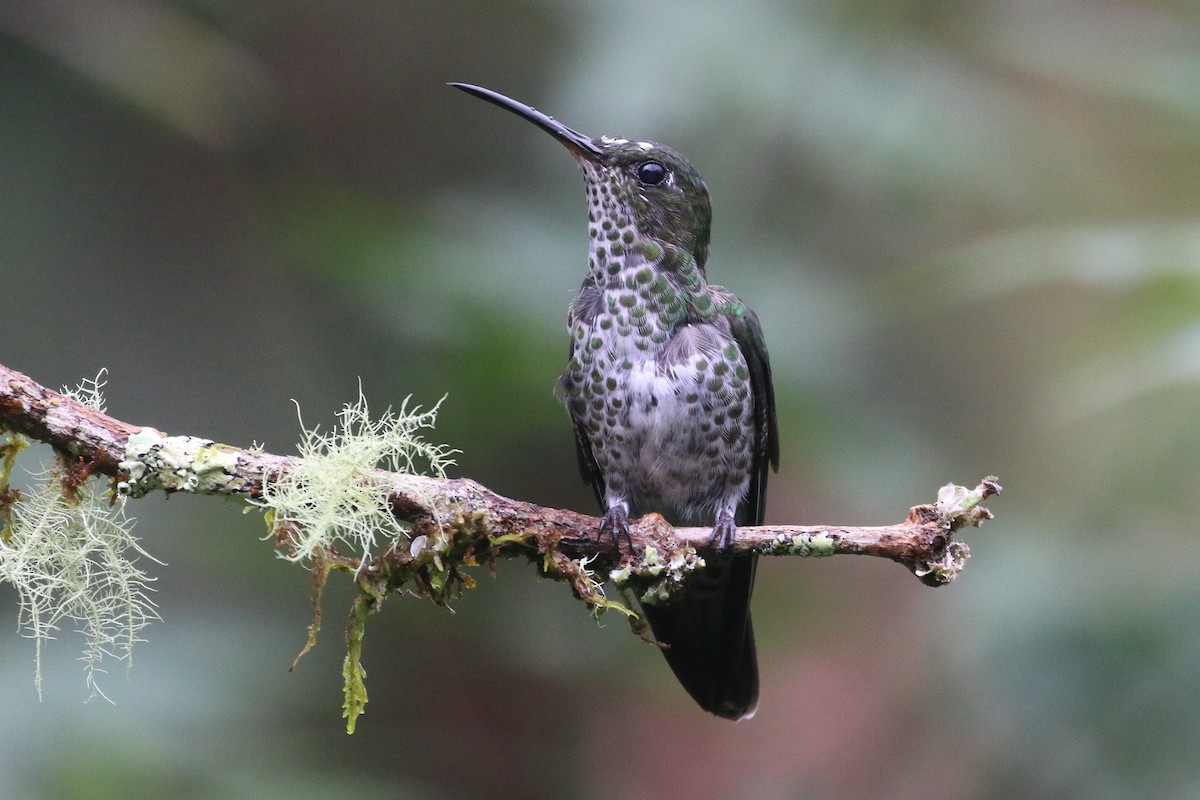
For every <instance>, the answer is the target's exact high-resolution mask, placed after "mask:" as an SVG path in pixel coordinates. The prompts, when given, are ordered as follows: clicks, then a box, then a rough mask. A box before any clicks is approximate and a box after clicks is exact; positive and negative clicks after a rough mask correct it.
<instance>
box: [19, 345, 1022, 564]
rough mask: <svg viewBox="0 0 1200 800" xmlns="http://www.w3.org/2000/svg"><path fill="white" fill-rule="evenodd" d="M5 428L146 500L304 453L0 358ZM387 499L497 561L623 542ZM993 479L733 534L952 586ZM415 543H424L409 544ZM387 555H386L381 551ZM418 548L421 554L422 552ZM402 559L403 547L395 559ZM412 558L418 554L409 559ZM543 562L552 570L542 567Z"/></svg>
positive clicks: (476, 494) (604, 559) (428, 493)
mask: <svg viewBox="0 0 1200 800" xmlns="http://www.w3.org/2000/svg"><path fill="white" fill-rule="evenodd" d="M0 430H9V431H13V432H16V433H20V434H23V435H25V436H28V437H30V438H32V439H36V440H38V441H41V442H44V443H46V444H48V445H50V446H51V447H53V448H54V449H55V450H57V451H59V452H60V453H63V454H65V455H67V456H69V457H71V458H73V459H76V460H79V461H82V462H83V463H86V464H89V465H90V466H91V472H92V474H94V475H105V476H108V477H110V478H112V479H114V480H115V481H116V482H117V483H116V485H117V488H118V491H119V492H121V493H122V494H124V495H127V496H130V497H141V496H143V495H145V494H147V493H149V492H151V491H155V490H161V491H164V492H180V491H185V492H192V493H197V494H225V495H230V494H232V495H244V496H246V497H248V498H252V499H256V498H260V497H261V496H262V494H263V479H264V476H274V477H276V478H278V476H281V475H285V474H288V473H289V472H291V471H292V470H294V469H296V468H297V467H298V464H299V462H300V459H298V458H295V457H288V456H280V455H274V454H271V453H266V452H262V451H261V450H257V449H244V448H238V447H233V446H230V445H224V444H217V443H215V442H213V441H211V440H207V439H203V438H200V437H193V436H168V435H166V434H163V433H160V432H159V431H157V430H155V429H153V428H149V427H141V426H137V425H133V424H131V423H128V422H124V421H121V420H118V419H115V418H113V417H110V416H108V415H107V414H104V413H101V412H100V411H97V410H95V409H93V408H89V407H88V406H86V405H84V404H82V403H80V402H78V401H76V400H74V399H72V398H71V397H68V396H66V395H63V394H60V393H58V392H55V391H52V390H50V389H48V388H46V387H45V386H42V385H40V384H38V383H37V382H36V381H34V380H32V379H31V378H28V377H27V376H25V375H23V374H21V373H19V372H16V371H15V370H12V369H9V368H8V367H5V366H3V365H0ZM377 477H378V478H379V479H380V481H381V482H382V483H383V485H384V486H385V487H386V494H387V505H388V507H389V508H390V509H391V512H392V513H393V514H394V515H395V517H396V519H397V520H399V521H400V522H402V523H404V525H405V528H406V529H408V530H409V531H410V533H411V536H412V538H413V539H416V540H419V537H421V536H423V535H424V536H429V535H431V534H436V536H437V538H438V539H440V540H450V541H451V542H452V543H453V546H454V547H455V549H458V548H462V549H463V551H464V552H465V551H468V550H472V551H474V552H475V553H476V554H482V553H487V554H488V555H489V556H490V557H492V558H495V557H505V556H515V555H524V556H528V555H529V554H530V552H531V550H532V551H533V552H536V553H538V554H540V555H541V556H543V557H544V556H545V555H546V554H547V553H550V552H552V551H553V552H558V553H561V554H562V555H563V556H566V557H567V558H569V559H574V560H578V559H585V558H586V559H594V560H595V562H594V563H595V566H606V565H615V564H617V563H618V562H619V561H620V560H621V555H622V553H621V552H619V550H618V542H615V541H613V540H612V539H611V538H610V537H604V536H601V535H600V533H599V524H600V521H599V519H598V518H596V517H593V516H589V515H587V514H580V513H577V512H574V511H567V510H563V509H556V508H548V507H545V506H540V505H536V504H534V503H528V502H524V501H521V500H514V499H511V498H508V497H504V496H502V495H500V494H497V493H496V492H493V491H491V490H490V489H488V488H486V487H484V486H482V485H480V484H478V483H476V482H475V481H472V480H470V479H467V478H437V477H428V476H422V475H410V474H401V473H389V472H384V471H379V472H378V473H377ZM1000 490H1001V487H1000V485H999V484H998V482H997V480H996V479H995V478H994V477H988V478H984V479H983V480H982V481H981V482H980V484H979V485H978V486H977V487H976V488H975V489H972V490H967V489H963V488H962V487H956V486H953V485H951V486H947V487H945V488H944V489H943V490H942V492H941V494H940V495H939V497H938V498H937V501H936V502H934V503H931V504H927V505H918V506H915V507H913V508H911V509H909V511H908V514H907V516H906V517H905V519H904V520H903V521H902V522H899V523H897V524H894V525H885V526H879V527H856V526H849V525H764V526H758V527H743V528H739V529H738V537H737V541H736V542H735V543H734V549H735V550H737V551H744V552H756V553H760V554H763V555H774V556H782V555H792V556H832V555H867V556H877V557H881V558H889V559H891V560H893V561H896V562H898V563H900V564H904V565H905V566H906V567H908V568H909V570H911V571H912V572H913V573H914V574H915V575H916V576H917V577H919V578H920V579H921V580H922V582H924V583H926V584H929V585H932V586H939V585H943V584H946V583H949V582H950V581H951V580H952V579H953V578H954V575H955V574H956V573H957V571H958V570H959V569H961V567H962V562H963V561H964V560H965V558H966V556H967V550H966V547H965V545H963V543H961V542H959V541H958V540H956V539H955V538H954V533H955V532H956V531H957V530H959V529H960V528H962V527H963V526H965V525H978V524H979V523H980V522H981V521H983V520H985V519H990V518H991V513H990V512H988V511H987V510H986V509H985V508H983V507H982V505H981V503H982V502H983V501H984V500H986V499H987V498H988V497H990V496H992V495H995V494H999V492H1000ZM710 535H711V530H709V529H707V528H674V527H672V526H671V525H669V524H667V522H666V521H665V520H663V519H662V518H661V517H659V516H657V515H655V514H650V515H647V516H645V517H643V518H641V519H639V520H636V521H634V522H633V524H632V525H631V529H630V536H631V538H632V540H633V544H634V550H635V551H637V552H644V551H645V549H646V548H647V547H652V548H655V550H656V551H657V553H658V557H659V558H663V557H664V556H665V554H667V553H673V552H675V551H677V550H679V549H680V548H681V547H683V546H691V547H693V548H694V549H695V550H696V551H698V552H700V553H701V554H703V553H704V552H705V551H706V550H707V548H708V537H709V536H710ZM414 549H419V548H414ZM385 555H386V554H385ZM420 555H421V554H420V553H419V552H418V553H417V555H416V556H415V557H417V558H419V557H420ZM392 556H393V557H396V554H395V553H393V554H392ZM409 557H414V556H412V555H411V553H410V554H409ZM547 566H551V565H550V564H549V563H547Z"/></svg>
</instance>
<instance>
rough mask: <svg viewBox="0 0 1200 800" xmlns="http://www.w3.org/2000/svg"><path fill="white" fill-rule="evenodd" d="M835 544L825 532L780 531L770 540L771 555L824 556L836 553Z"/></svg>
mask: <svg viewBox="0 0 1200 800" xmlns="http://www.w3.org/2000/svg"><path fill="white" fill-rule="evenodd" d="M836 544H837V542H836V541H835V540H834V538H833V537H832V536H830V535H829V534H827V533H794V534H786V533H781V534H779V535H778V536H776V537H775V539H774V540H773V541H772V542H771V549H770V551H769V552H770V553H771V554H772V555H789V556H800V557H801V558H825V557H826V556H832V555H834V554H836V552H837V550H836Z"/></svg>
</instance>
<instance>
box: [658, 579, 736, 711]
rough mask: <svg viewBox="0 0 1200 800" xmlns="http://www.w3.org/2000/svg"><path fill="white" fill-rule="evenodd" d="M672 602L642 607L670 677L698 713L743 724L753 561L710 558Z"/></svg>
mask: <svg viewBox="0 0 1200 800" xmlns="http://www.w3.org/2000/svg"><path fill="white" fill-rule="evenodd" d="M705 561H706V562H707V563H706V566H705V567H704V570H703V571H702V573H701V574H699V575H695V576H694V577H693V579H692V582H691V583H690V584H689V585H688V587H687V591H686V592H685V593H684V595H683V596H682V597H680V598H679V599H678V600H676V601H675V602H673V603H669V604H665V605H656V606H651V605H647V606H644V607H643V609H642V610H643V611H644V612H645V614H646V621H647V622H649V623H650V628H651V629H652V630H653V631H654V638H656V639H657V640H658V641H659V642H660V643H661V644H664V645H670V647H669V648H668V649H665V650H663V654H664V655H665V656H666V657H667V663H668V664H670V665H671V669H672V670H674V672H675V677H677V678H678V679H679V682H680V683H682V684H683V688H685V689H687V691H688V694H690V695H691V696H692V697H693V698H695V700H696V702H697V703H699V704H700V706H701V708H703V709H704V710H705V711H708V712H710V713H713V714H716V715H717V716H719V717H726V718H728V719H743V718H746V717H750V716H753V715H754V710H755V708H757V706H758V662H757V659H756V657H755V653H754V627H753V626H752V625H751V622H750V593H751V591H753V589H754V571H755V568H756V567H757V565H758V557H757V556H712V557H706V558H705Z"/></svg>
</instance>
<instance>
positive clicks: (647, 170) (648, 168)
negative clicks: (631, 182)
mask: <svg viewBox="0 0 1200 800" xmlns="http://www.w3.org/2000/svg"><path fill="white" fill-rule="evenodd" d="M637 179H638V181H639V182H641V183H642V184H643V185H645V186H657V185H658V184H660V183H662V182H663V181H664V180H666V179H667V168H666V167H664V166H663V165H662V164H660V163H658V162H657V161H647V162H645V163H643V164H639V165H638V168H637Z"/></svg>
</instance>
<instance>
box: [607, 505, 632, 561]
mask: <svg viewBox="0 0 1200 800" xmlns="http://www.w3.org/2000/svg"><path fill="white" fill-rule="evenodd" d="M600 535H601V536H605V535H607V536H611V537H612V541H613V546H614V547H616V548H617V552H618V553H619V552H620V551H621V540H622V539H624V540H625V545H626V546H627V547H628V548H629V553H630V554H632V553H633V537H632V536H630V535H629V513H628V512H627V511H625V509H624V508H622V507H620V506H614V507H613V508H610V509H609V510H608V511H607V512H605V514H604V517H603V519H601V521H600Z"/></svg>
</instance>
